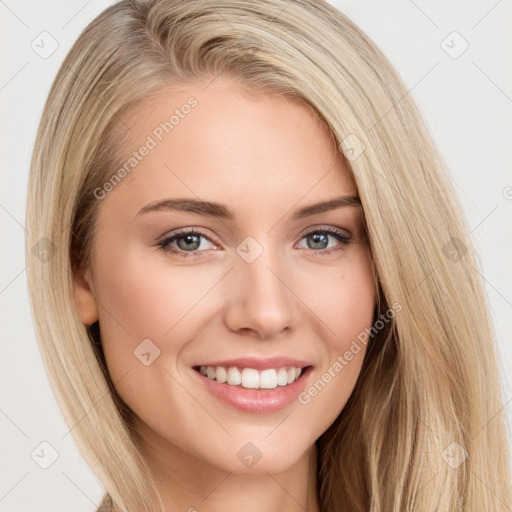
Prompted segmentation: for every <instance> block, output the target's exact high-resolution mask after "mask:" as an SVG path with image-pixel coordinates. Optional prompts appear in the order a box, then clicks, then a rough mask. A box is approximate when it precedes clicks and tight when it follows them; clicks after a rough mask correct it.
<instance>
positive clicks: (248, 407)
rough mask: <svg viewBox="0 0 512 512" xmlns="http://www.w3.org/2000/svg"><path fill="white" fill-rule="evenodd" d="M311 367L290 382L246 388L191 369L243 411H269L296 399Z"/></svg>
mask: <svg viewBox="0 0 512 512" xmlns="http://www.w3.org/2000/svg"><path fill="white" fill-rule="evenodd" d="M312 369H313V367H312V366H309V367H308V368H306V369H305V370H303V371H302V373H301V374H300V377H299V378H298V379H297V380H295V381H294V382H292V383H291V384H287V385H286V386H277V387H276V388H274V389H246V388H244V387H242V386H241V385H238V386H230V385H229V384H221V383H220V382H217V381H216V380H212V379H209V378H208V377H205V376H204V375H202V374H201V373H199V372H198V371H197V370H194V369H193V370H192V371H193V372H194V373H195V374H196V375H197V376H198V378H199V379H200V381H201V382H202V383H203V384H204V385H205V386H206V388H207V389H208V390H209V391H210V392H211V393H212V394H213V395H215V396H216V397H217V398H220V399H221V400H222V401H223V402H225V403H227V404H229V405H232V406H233V407H236V408H237V409H239V410H240V411H243V412H250V413H269V412H274V411H279V410H280V409H283V408H284V407H286V406H287V405H290V404H291V403H292V402H293V401H295V400H296V399H297V397H298V395H299V394H300V393H301V392H302V391H303V390H304V388H305V387H306V381H307V379H308V377H309V374H310V373H311V370H312Z"/></svg>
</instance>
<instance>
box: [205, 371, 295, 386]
mask: <svg viewBox="0 0 512 512" xmlns="http://www.w3.org/2000/svg"><path fill="white" fill-rule="evenodd" d="M199 372H200V373H201V375H204V376H206V377H208V378H209V379H212V380H217V381H218V382H220V383H222V384H228V385H230V386H239V385H240V384H241V385H242V387H244V388H247V389H274V388H276V387H277V386H286V385H288V384H291V383H292V382H294V381H295V380H297V379H298V378H299V377H300V375H301V373H302V368H299V367H293V366H289V367H288V366H287V367H284V366H283V367H282V368H279V369H278V370H276V369H274V368H268V369H266V370H262V371H258V370H256V369H254V368H243V369H242V371H240V370H239V369H238V368H237V367H236V366H231V367H229V368H228V369H227V370H226V368H224V367H222V366H217V367H216V368H214V367H213V366H201V367H200V369H199Z"/></svg>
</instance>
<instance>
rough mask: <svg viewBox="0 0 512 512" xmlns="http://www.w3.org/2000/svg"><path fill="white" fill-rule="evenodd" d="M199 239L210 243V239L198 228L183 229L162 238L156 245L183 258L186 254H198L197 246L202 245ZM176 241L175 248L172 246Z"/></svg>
mask: <svg viewBox="0 0 512 512" xmlns="http://www.w3.org/2000/svg"><path fill="white" fill-rule="evenodd" d="M201 239H205V240H208V241H209V242H210V243H212V242H211V240H210V239H209V237H207V236H206V235H205V234H204V233H202V232H201V231H198V230H192V229H183V230H181V231H178V232H175V233H174V234H172V235H171V236H168V237H166V238H164V239H163V240H162V241H161V242H158V244H157V245H158V246H159V247H161V248H162V250H163V251H165V252H170V253H172V254H177V255H178V256H182V257H184V258H186V257H188V256H198V255H199V254H198V253H200V252H203V251H199V250H198V249H199V247H202V245H204V244H201ZM174 242H176V244H177V246H178V247H177V248H176V247H174V246H173V245H171V244H173V243H174Z"/></svg>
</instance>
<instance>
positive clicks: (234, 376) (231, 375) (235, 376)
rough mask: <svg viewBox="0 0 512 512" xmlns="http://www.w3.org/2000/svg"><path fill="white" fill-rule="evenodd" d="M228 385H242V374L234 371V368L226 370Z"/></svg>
mask: <svg viewBox="0 0 512 512" xmlns="http://www.w3.org/2000/svg"><path fill="white" fill-rule="evenodd" d="M227 382H228V384H230V385H231V386H238V385H239V384H242V374H241V373H240V372H239V371H238V370H237V369H236V367H234V366H233V367H232V368H229V370H228V380H227Z"/></svg>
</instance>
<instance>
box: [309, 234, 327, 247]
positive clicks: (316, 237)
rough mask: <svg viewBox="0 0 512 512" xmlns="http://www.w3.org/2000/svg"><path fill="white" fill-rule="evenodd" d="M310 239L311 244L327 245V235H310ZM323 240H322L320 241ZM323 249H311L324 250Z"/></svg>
mask: <svg viewBox="0 0 512 512" xmlns="http://www.w3.org/2000/svg"><path fill="white" fill-rule="evenodd" d="M311 238H312V239H313V244H318V243H320V244H322V243H324V244H326V243H327V235H326V234H325V233H315V234H314V235H311ZM322 239H323V240H322ZM324 248H325V247H313V249H324Z"/></svg>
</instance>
